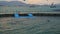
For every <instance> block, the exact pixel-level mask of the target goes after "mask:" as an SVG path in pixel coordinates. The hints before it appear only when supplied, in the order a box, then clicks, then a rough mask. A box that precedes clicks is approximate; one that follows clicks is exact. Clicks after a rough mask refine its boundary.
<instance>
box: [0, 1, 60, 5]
mask: <svg viewBox="0 0 60 34" xmlns="http://www.w3.org/2000/svg"><path fill="white" fill-rule="evenodd" d="M0 1H8V2H10V1H22V2H24V3H28V4H51V3H53V2H54V3H55V4H58V3H60V0H26V1H24V0H0Z"/></svg>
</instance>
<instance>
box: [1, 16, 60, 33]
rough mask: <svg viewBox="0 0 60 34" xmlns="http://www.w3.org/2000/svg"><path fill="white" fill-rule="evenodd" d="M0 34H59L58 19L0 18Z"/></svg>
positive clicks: (51, 17)
mask: <svg viewBox="0 0 60 34" xmlns="http://www.w3.org/2000/svg"><path fill="white" fill-rule="evenodd" d="M0 34H60V17H58V16H39V17H36V18H34V19H32V18H14V17H5V18H0Z"/></svg>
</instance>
